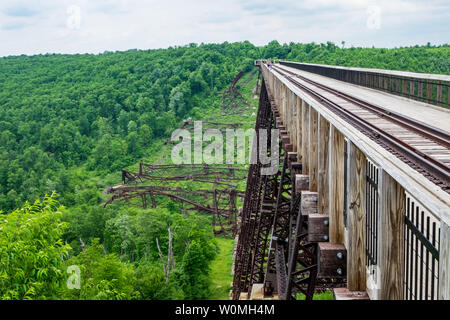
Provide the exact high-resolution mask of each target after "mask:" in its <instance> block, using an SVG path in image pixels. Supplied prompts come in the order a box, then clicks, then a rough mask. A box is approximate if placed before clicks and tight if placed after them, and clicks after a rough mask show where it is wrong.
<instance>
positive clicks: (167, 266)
mask: <svg viewBox="0 0 450 320" xmlns="http://www.w3.org/2000/svg"><path fill="white" fill-rule="evenodd" d="M168 231H169V248H168V249H167V262H165V257H164V255H163V253H162V251H161V248H160V247H159V241H158V238H156V247H157V248H158V253H159V258H160V259H161V263H162V267H163V271H164V276H165V278H166V282H169V280H170V271H172V270H174V269H175V268H176V262H175V258H174V256H173V233H172V231H171V230H170V226H169V228H168Z"/></svg>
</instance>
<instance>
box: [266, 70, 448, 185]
mask: <svg viewBox="0 0 450 320" xmlns="http://www.w3.org/2000/svg"><path fill="white" fill-rule="evenodd" d="M276 68H279V67H276ZM276 68H275V69H273V70H274V71H275V72H277V73H279V74H280V75H282V76H283V77H285V78H286V79H288V80H289V81H290V82H291V83H293V84H294V85H295V86H297V87H298V88H300V89H301V90H303V91H305V92H307V93H308V94H310V95H311V96H312V97H313V98H314V99H316V100H317V101H319V102H320V103H322V104H323V105H325V106H326V107H327V108H328V109H330V110H331V111H333V112H334V113H337V114H338V115H340V116H342V117H343V118H346V119H348V120H349V121H350V122H351V123H353V124H354V125H356V126H357V127H359V128H360V129H362V131H366V132H368V133H370V135H369V136H370V137H371V138H372V139H373V140H378V141H379V142H381V143H382V144H384V145H387V146H388V147H390V148H392V149H393V150H394V151H396V152H398V153H399V154H400V155H402V156H403V157H405V158H406V159H408V160H409V161H411V162H412V163H414V164H417V165H418V166H419V167H420V168H422V169H425V170H426V172H427V173H428V174H431V175H432V176H433V177H434V178H435V179H433V180H432V179H430V180H431V181H432V182H434V183H435V184H438V185H439V184H443V185H444V186H443V187H442V188H443V189H445V190H446V191H447V192H449V189H450V168H449V167H448V166H447V165H445V164H444V163H442V162H440V161H438V160H436V159H434V158H432V157H430V156H428V155H426V154H424V153H423V152H422V151H420V150H418V149H416V148H414V147H412V146H411V145H409V144H407V143H405V142H404V141H402V140H400V139H398V138H396V137H394V136H393V135H391V134H390V133H388V132H386V131H384V130H382V129H379V128H377V127H376V126H374V125H372V124H370V123H369V122H367V121H366V120H364V119H362V118H361V117H359V116H358V115H356V114H354V113H353V112H351V111H348V110H346V109H345V108H343V107H342V106H340V105H339V104H337V103H335V102H333V101H331V100H330V99H328V98H327V97H325V96H323V95H321V94H319V93H317V92H315V91H314V90H313V89H311V88H309V87H307V86H305V85H303V84H301V83H300V82H298V81H297V80H295V79H293V78H292V77H290V76H289V75H286V74H284V73H283V72H281V71H279V70H277V69H276ZM323 89H324V90H325V91H327V92H330V93H332V94H334V92H333V91H334V89H330V88H328V89H326V87H325V88H323ZM362 107H363V108H364V106H362ZM436 178H437V179H438V180H439V182H440V183H437V181H436Z"/></svg>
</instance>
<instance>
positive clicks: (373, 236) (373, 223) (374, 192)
mask: <svg viewBox="0 0 450 320" xmlns="http://www.w3.org/2000/svg"><path fill="white" fill-rule="evenodd" d="M378 170H379V169H378V167H377V166H375V164H373V163H372V162H371V161H370V160H368V159H367V160H366V266H367V267H370V266H375V265H376V264H377V261H378V220H379V197H378Z"/></svg>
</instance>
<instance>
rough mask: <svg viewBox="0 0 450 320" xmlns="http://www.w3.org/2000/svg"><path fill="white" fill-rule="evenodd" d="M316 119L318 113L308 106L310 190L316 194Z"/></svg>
mask: <svg viewBox="0 0 450 320" xmlns="http://www.w3.org/2000/svg"><path fill="white" fill-rule="evenodd" d="M318 117H319V113H318V112H317V111H316V110H315V109H314V108H313V107H311V106H310V110H309V177H310V184H309V187H310V190H311V191H316V192H317V176H318V172H317V169H318V148H317V144H318V143H317V140H318Z"/></svg>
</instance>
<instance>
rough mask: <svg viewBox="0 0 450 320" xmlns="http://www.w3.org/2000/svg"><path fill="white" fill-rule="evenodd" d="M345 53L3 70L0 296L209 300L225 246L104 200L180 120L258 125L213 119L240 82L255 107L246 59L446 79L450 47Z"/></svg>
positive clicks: (147, 59) (75, 58) (16, 65)
mask: <svg viewBox="0 0 450 320" xmlns="http://www.w3.org/2000/svg"><path fill="white" fill-rule="evenodd" d="M341 47H342V46H341ZM341 47H338V46H336V45H334V44H332V43H327V44H314V43H312V44H294V43H291V44H289V45H288V44H286V45H280V44H279V43H278V42H276V41H274V42H271V43H269V44H268V45H267V46H264V47H256V46H254V45H252V44H251V43H249V42H242V43H223V44H202V45H196V44H191V45H188V46H184V47H177V48H169V49H160V50H148V51H141V50H130V51H126V52H114V53H113V52H105V53H104V54H99V55H92V54H80V55H52V54H50V55H39V56H30V57H29V56H16V57H6V58H0V210H2V211H3V214H2V215H1V216H0V230H1V232H0V298H3V299H24V298H29V299H183V298H184V299H200V298H208V297H210V294H211V277H210V273H209V270H210V268H211V265H212V264H213V262H214V261H215V260H214V259H215V257H216V256H217V254H218V252H219V250H220V248H219V246H218V245H217V242H216V241H215V239H214V236H213V233H212V229H211V224H210V219H209V217H207V216H205V215H190V216H186V215H182V214H180V212H179V211H180V210H179V208H178V207H177V206H176V205H173V206H167V208H154V209H146V210H143V209H139V208H133V207H129V206H126V205H123V204H120V203H115V204H114V205H112V206H109V207H107V208H102V204H103V203H104V201H105V195H104V190H105V188H106V187H107V186H110V185H114V184H118V183H120V169H122V168H126V167H130V166H133V165H135V164H136V163H138V162H139V161H141V160H145V161H147V162H150V163H152V162H158V163H165V162H167V161H169V159H170V146H166V145H164V143H163V141H164V140H165V139H167V138H170V135H171V133H172V131H173V130H174V129H175V128H177V127H179V125H180V123H181V122H182V120H183V119H186V118H187V117H192V118H193V119H195V120H201V119H206V118H209V119H216V120H217V119H218V120H222V121H224V122H230V121H236V122H237V121H239V122H240V123H244V124H246V125H248V124H251V123H253V122H254V118H252V116H251V115H250V113H251V112H253V111H250V112H246V114H245V115H243V114H225V115H222V114H221V95H219V94H218V93H219V92H220V91H222V90H223V89H224V88H226V87H227V86H228V85H229V83H230V82H231V81H232V80H233V78H234V77H235V76H236V75H237V74H238V73H239V72H240V71H244V72H245V76H244V77H246V81H248V82H247V84H246V85H245V88H242V92H243V94H244V96H245V98H246V99H247V101H249V102H250V106H249V108H254V107H255V106H256V105H257V100H254V99H253V93H252V88H253V87H254V85H255V82H256V75H255V73H251V72H250V71H251V70H253V60H254V59H258V58H281V59H286V60H294V61H303V62H313V63H326V64H337V65H346V66H360V67H373V68H388V69H398V70H408V71H415V72H430V73H444V74H450V65H449V61H450V46H448V45H445V46H440V47H433V46H421V47H419V46H417V47H409V48H398V49H377V48H366V49H363V48H344V49H343V48H341ZM53 192H56V194H57V195H56V194H55V195H53V196H52V197H47V198H45V199H44V200H42V201H41V202H40V200H39V199H43V198H44V195H45V194H48V195H50V194H52V193H53ZM26 201H28V202H29V203H34V202H35V201H37V202H36V203H35V204H34V205H33V206H30V205H29V204H28V203H25V202H26ZM16 208H21V209H16ZM168 227H170V228H171V230H172V231H173V230H175V233H174V240H173V248H174V258H175V259H174V260H175V261H176V265H174V266H173V268H172V269H173V270H171V272H168V273H165V272H164V271H163V265H162V263H161V257H160V254H159V252H158V248H157V243H156V241H155V239H158V243H159V245H160V247H161V251H162V252H163V253H164V254H167V248H168V243H169V234H168ZM228 251H231V250H228ZM228 251H227V252H228ZM230 254H231V253H230ZM61 257H63V259H61ZM165 259H167V257H166V258H165ZM230 259H231V257H230ZM49 261H51V263H50V264H49V263H48V262H49ZM227 263H228V262H227ZM70 265H78V266H80V268H81V275H82V279H83V281H82V284H81V289H79V290H69V289H67V286H66V279H67V273H66V269H67V267H68V266H70ZM216 276H217V275H216ZM224 282H225V283H226V279H225V280H224ZM224 292H226V290H224ZM223 298H225V297H223Z"/></svg>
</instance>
